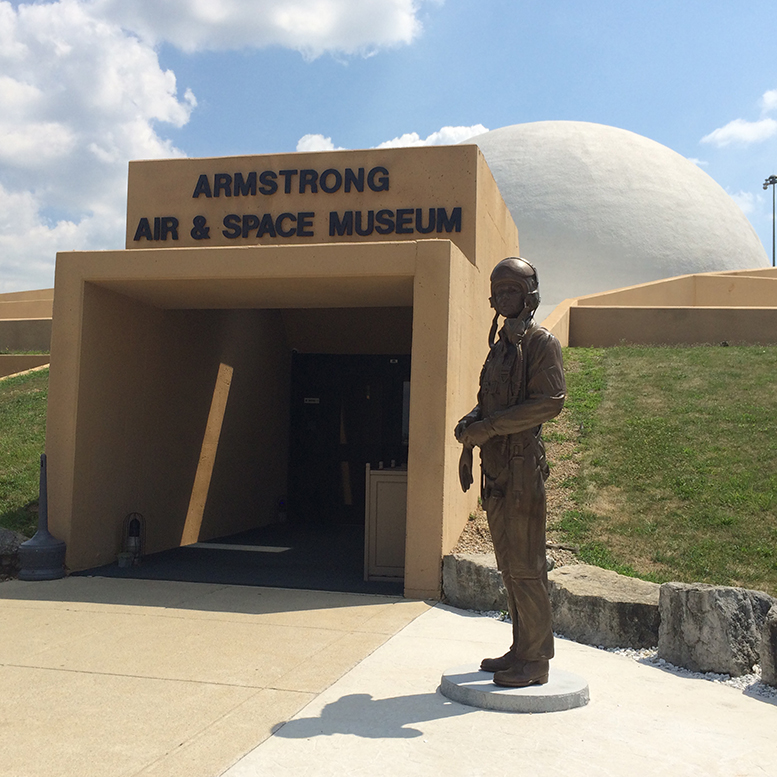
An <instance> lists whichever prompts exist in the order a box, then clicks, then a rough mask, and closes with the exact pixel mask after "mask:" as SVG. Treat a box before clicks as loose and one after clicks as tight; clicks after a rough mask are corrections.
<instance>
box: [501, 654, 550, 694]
mask: <svg viewBox="0 0 777 777" xmlns="http://www.w3.org/2000/svg"><path fill="white" fill-rule="evenodd" d="M549 669H550V662H549V661H546V660H544V659H543V660H540V661H516V662H515V663H514V664H513V665H512V666H511V667H510V668H509V669H504V670H502V671H501V672H496V673H495V674H494V683H496V685H504V686H507V687H508V688H525V687H526V686H527V685H544V684H545V683H546V682H548V671H549Z"/></svg>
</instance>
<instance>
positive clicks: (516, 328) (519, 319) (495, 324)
mask: <svg viewBox="0 0 777 777" xmlns="http://www.w3.org/2000/svg"><path fill="white" fill-rule="evenodd" d="M533 315H534V311H533V310H532V309H531V308H530V307H529V306H528V305H527V306H526V307H524V309H523V310H522V311H521V313H520V315H519V316H516V318H508V319H505V325H506V326H507V325H509V327H510V331H511V333H512V334H513V335H516V336H517V337H518V338H519V339H522V338H523V335H524V334H525V332H526V330H527V329H528V328H529V325H530V324H531V320H532V316H533ZM513 322H514V323H513ZM498 329H499V311H497V312H496V313H494V320H493V321H492V322H491V330H490V331H489V333H488V347H489V348H493V347H494V343H495V342H496V332H497V330H498Z"/></svg>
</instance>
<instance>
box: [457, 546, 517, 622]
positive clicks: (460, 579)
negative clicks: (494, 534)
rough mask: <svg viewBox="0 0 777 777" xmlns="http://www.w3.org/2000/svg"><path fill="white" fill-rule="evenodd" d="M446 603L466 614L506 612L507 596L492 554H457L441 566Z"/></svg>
mask: <svg viewBox="0 0 777 777" xmlns="http://www.w3.org/2000/svg"><path fill="white" fill-rule="evenodd" d="M442 588H443V593H444V595H445V601H446V602H448V604H451V605H453V606H454V607H460V608H461V609H463V610H506V609H507V592H506V591H505V587H504V583H503V582H502V575H501V574H500V573H499V571H498V570H497V568H496V558H495V556H494V554H493V553H455V554H453V555H450V556H446V557H445V558H444V559H443V562H442Z"/></svg>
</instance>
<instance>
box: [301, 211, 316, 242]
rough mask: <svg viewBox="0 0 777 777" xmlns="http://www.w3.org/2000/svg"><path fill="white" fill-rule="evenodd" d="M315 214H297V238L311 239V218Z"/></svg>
mask: <svg viewBox="0 0 777 777" xmlns="http://www.w3.org/2000/svg"><path fill="white" fill-rule="evenodd" d="M315 215H316V214H315V213H312V212H311V213H308V212H306V213H298V214H297V237H313V216H315Z"/></svg>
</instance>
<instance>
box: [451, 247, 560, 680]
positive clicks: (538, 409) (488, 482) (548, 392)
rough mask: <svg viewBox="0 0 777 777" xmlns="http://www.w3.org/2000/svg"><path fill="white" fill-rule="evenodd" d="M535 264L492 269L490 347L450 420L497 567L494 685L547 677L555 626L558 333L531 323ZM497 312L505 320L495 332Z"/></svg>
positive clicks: (486, 664)
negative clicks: (552, 572)
mask: <svg viewBox="0 0 777 777" xmlns="http://www.w3.org/2000/svg"><path fill="white" fill-rule="evenodd" d="M539 301H540V295H539V284H538V279H537V271H536V270H535V268H534V267H533V266H532V265H531V264H530V263H529V262H527V261H525V260H524V259H519V258H517V257H509V258H507V259H503V260H502V261H501V262H499V264H497V265H496V267H495V268H494V270H493V272H492V273H491V298H490V302H491V307H493V308H494V309H495V310H496V315H495V316H494V321H493V324H492V326H491V332H490V334H489V338H488V341H489V346H490V349H491V350H490V352H489V354H488V357H487V358H486V362H485V364H484V365H483V370H482V371H481V373H480V391H479V392H478V403H477V405H476V406H475V408H474V409H473V410H472V412H470V413H468V414H467V415H465V416H464V418H462V419H461V421H459V423H458V424H457V426H456V432H455V434H456V439H457V440H458V441H459V442H460V443H462V445H463V446H464V449H463V451H462V453H461V458H460V460H459V478H460V480H461V487H462V488H463V489H464V491H466V490H467V489H468V488H469V487H470V485H472V449H473V448H474V447H475V446H478V447H479V448H480V463H481V472H482V483H481V496H482V499H483V505H484V507H485V509H486V514H487V516H488V525H489V528H490V530H491V536H492V539H493V541H494V551H495V552H496V561H497V566H498V567H499V571H500V572H501V573H502V578H503V579H504V584H505V588H506V589H507V601H508V606H509V611H510V617H511V618H512V622H513V644H512V646H511V647H510V650H508V651H507V653H505V654H504V655H503V656H501V657H499V658H484V659H483V661H482V662H481V664H480V668H481V670H483V671H485V672H493V673H494V682H495V683H496V684H497V685H505V686H510V687H524V686H527V685H535V684H543V683H546V682H547V681H548V670H549V662H550V659H551V658H553V629H552V625H551V612H550V599H549V597H548V572H547V561H546V558H545V480H546V478H547V477H548V464H547V461H546V459H545V448H544V446H543V444H542V438H541V436H540V432H541V430H542V424H543V422H544V421H548V420H549V419H551V418H553V417H554V416H557V415H558V414H559V413H560V412H561V408H562V407H563V406H564V400H565V399H566V383H565V381H564V367H563V362H562V358H561V346H560V345H559V342H558V340H557V339H556V338H555V337H554V336H553V335H552V334H551V333H550V332H548V331H547V330H546V329H543V328H542V327H541V326H537V325H536V324H535V323H534V321H533V318H534V311H535V310H536V309H537V306H538V305H539ZM499 316H503V317H504V318H505V319H506V320H505V322H504V325H503V326H502V328H501V330H499V335H498V337H496V340H495V336H496V334H497V328H498V326H499Z"/></svg>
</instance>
